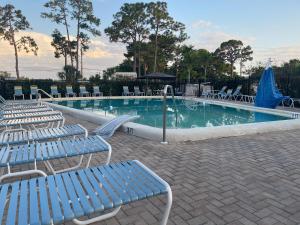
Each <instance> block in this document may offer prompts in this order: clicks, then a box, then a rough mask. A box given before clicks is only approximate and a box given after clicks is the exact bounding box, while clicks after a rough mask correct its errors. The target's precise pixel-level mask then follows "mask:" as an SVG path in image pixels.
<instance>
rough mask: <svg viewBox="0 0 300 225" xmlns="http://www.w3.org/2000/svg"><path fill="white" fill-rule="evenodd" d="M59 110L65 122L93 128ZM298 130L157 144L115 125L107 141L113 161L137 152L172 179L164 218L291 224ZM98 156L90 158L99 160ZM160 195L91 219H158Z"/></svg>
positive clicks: (296, 207)
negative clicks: (110, 216)
mask: <svg viewBox="0 0 300 225" xmlns="http://www.w3.org/2000/svg"><path fill="white" fill-rule="evenodd" d="M65 116H66V119H67V123H81V124H82V125H84V126H86V127H87V128H88V129H89V130H93V129H94V128H95V125H94V124H92V123H89V122H86V121H84V120H80V121H79V120H78V119H76V118H73V117H72V116H70V115H65ZM228 132H230V131H228ZM299 137H300V130H293V131H285V132H271V133H266V134H263V135H261V134H260V135H244V136H239V137H228V138H220V139H212V140H204V141H195V142H179V143H176V144H169V145H162V144H160V143H158V142H155V141H150V140H145V139H142V138H139V137H135V136H130V135H127V134H125V133H123V132H117V133H116V135H115V136H114V137H113V138H112V139H110V140H109V142H110V143H111V145H112V149H113V152H112V161H113V162H117V161H120V160H129V159H138V160H140V161H141V162H143V163H144V164H145V165H147V166H148V167H150V168H151V169H153V170H154V171H155V172H156V173H158V174H159V175H160V176H161V177H162V178H163V179H165V180H166V181H167V182H168V183H169V184H170V185H171V188H172V190H173V199H174V200H173V206H172V210H171V215H170V218H169V223H168V224H169V225H171V224H174V225H175V224H176V225H185V224H189V225H200V224H205V225H213V224H218V225H223V224H224V225H225V224H226V225H237V224H241V225H254V224H258V225H273V224H275V225H279V224H285V225H287V224H295V225H296V224H300V151H299V146H300V138H299ZM100 155H101V154H100ZM100 155H96V156H95V157H94V158H93V160H92V165H97V164H99V163H103V162H104V159H103V158H101V156H100ZM57 165H58V166H62V164H60V163H59V162H57ZM165 200H166V199H165V198H164V197H159V198H153V199H152V200H143V201H140V202H136V203H133V204H130V205H128V206H125V207H122V210H121V212H120V213H119V214H117V216H116V217H115V218H113V219H110V220H107V221H104V222H101V223H97V224H99V225H119V224H120V225H133V224H135V225H144V224H150V225H154V224H159V220H160V218H161V216H162V210H163V205H164V203H165ZM67 224H73V223H67Z"/></svg>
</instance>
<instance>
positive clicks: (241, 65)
mask: <svg viewBox="0 0 300 225" xmlns="http://www.w3.org/2000/svg"><path fill="white" fill-rule="evenodd" d="M242 70H243V62H240V76H242V72H243V71H242Z"/></svg>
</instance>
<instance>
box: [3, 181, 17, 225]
mask: <svg viewBox="0 0 300 225" xmlns="http://www.w3.org/2000/svg"><path fill="white" fill-rule="evenodd" d="M19 187H20V182H15V183H13V184H12V191H11V194H10V195H11V196H10V202H9V208H8V212H7V218H6V225H15V223H16V222H15V221H16V218H17V217H16V215H17V210H18V208H17V205H18V193H19ZM4 202H5V200H4ZM4 202H3V203H4ZM3 203H2V204H3Z"/></svg>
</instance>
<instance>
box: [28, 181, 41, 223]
mask: <svg viewBox="0 0 300 225" xmlns="http://www.w3.org/2000/svg"><path fill="white" fill-rule="evenodd" d="M37 190H38V189H37V179H36V178H33V179H31V180H30V181H29V193H30V197H29V202H30V213H29V214H30V219H29V220H30V224H32V225H38V224H40V218H39V206H38V197H37Z"/></svg>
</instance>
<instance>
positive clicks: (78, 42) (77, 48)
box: [76, 2, 81, 71]
mask: <svg viewBox="0 0 300 225" xmlns="http://www.w3.org/2000/svg"><path fill="white" fill-rule="evenodd" d="M77 4H78V14H77V47H76V55H77V57H76V71H78V69H79V45H80V36H79V35H80V14H81V8H80V3H79V2H77Z"/></svg>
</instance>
